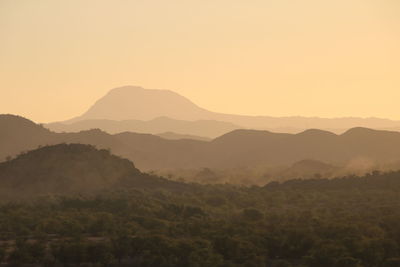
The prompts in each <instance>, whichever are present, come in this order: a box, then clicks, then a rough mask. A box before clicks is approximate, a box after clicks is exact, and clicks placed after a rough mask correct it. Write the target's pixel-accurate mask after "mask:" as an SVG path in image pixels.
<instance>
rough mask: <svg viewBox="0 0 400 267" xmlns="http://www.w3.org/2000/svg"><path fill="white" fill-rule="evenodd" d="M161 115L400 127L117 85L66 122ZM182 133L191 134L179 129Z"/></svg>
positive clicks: (292, 127) (262, 125) (262, 123)
mask: <svg viewBox="0 0 400 267" xmlns="http://www.w3.org/2000/svg"><path fill="white" fill-rule="evenodd" d="M157 117H169V118H171V119H175V120H186V121H196V120H213V121H219V122H226V123H232V124H235V125H238V126H239V128H253V129H270V130H278V129H280V130H279V131H290V132H292V133H293V132H301V131H304V130H306V129H309V128H318V129H323V130H330V131H334V132H335V133H340V132H344V131H345V130H347V129H349V128H353V127H367V128H375V129H390V128H392V129H400V121H395V120H390V119H380V118H374V117H370V118H357V117H343V118H319V117H301V116H292V117H272V116H246V115H235V114H225V113H217V112H212V111H209V110H206V109H204V108H202V107H199V106H198V105H196V104H194V103H193V102H192V101H191V100H189V99H188V98H186V97H184V96H181V95H179V94H178V93H175V92H173V91H171V90H159V89H144V88H143V87H140V86H121V87H117V88H114V89H112V90H111V91H109V92H108V93H107V94H106V95H105V96H103V97H101V98H100V99H99V100H98V101H96V103H95V104H94V105H92V106H91V107H90V108H89V109H88V111H86V112H85V113H84V114H82V115H81V116H78V117H75V118H73V119H71V120H68V121H65V122H64V123H66V124H71V123H74V122H77V121H82V120H90V119H108V120H115V121H122V120H144V121H148V120H152V119H155V118H157ZM120 132H121V131H120ZM179 134H190V133H184V132H179ZM214 137H215V136H214Z"/></svg>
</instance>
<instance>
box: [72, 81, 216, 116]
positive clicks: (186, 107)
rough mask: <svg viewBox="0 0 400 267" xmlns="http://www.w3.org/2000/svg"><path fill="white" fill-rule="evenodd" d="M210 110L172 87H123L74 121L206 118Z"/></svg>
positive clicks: (107, 95)
mask: <svg viewBox="0 0 400 267" xmlns="http://www.w3.org/2000/svg"><path fill="white" fill-rule="evenodd" d="M209 113H210V112H209V111H206V110H204V109H202V108H200V107H198V106H196V105H195V104H194V103H193V102H191V101H190V100H189V99H187V98H185V97H183V96H181V95H179V94H177V93H175V92H172V91H169V90H158V89H145V88H143V87H140V86H122V87H117V88H114V89H112V90H111V91H109V92H108V93H107V94H106V95H105V96H104V97H102V98H101V99H99V100H98V101H97V102H96V103H95V104H94V105H93V106H92V107H91V108H90V109H89V110H88V111H87V112H86V113H85V114H83V115H82V116H81V117H79V118H77V119H74V120H72V122H73V121H75V120H88V119H108V120H116V121H122V120H146V121H147V120H152V119H155V118H158V117H169V118H172V119H178V120H195V119H203V118H206V117H208V116H209ZM70 122H71V121H70Z"/></svg>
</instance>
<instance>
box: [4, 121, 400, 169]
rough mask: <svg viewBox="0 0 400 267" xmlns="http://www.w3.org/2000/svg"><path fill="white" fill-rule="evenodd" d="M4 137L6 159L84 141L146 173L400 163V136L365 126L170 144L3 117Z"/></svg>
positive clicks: (152, 137)
mask: <svg viewBox="0 0 400 267" xmlns="http://www.w3.org/2000/svg"><path fill="white" fill-rule="evenodd" d="M13 120H15V121H13ZM2 122H3V123H4V124H3V125H2V124H1V123H2ZM5 125H14V126H13V127H8V126H5ZM0 136H1V137H2V139H1V140H0V144H2V146H3V147H4V149H1V150H0V159H1V158H2V159H3V160H4V159H5V157H6V156H7V155H11V156H14V155H16V154H18V153H20V152H21V151H25V150H29V149H31V148H32V147H33V148H36V147H37V146H39V145H50V144H58V143H81V144H90V145H94V146H96V147H97V148H100V149H102V148H106V149H110V150H111V151H112V153H114V154H116V155H118V156H122V157H124V158H127V159H130V160H132V161H133V162H135V164H136V166H138V168H139V169H141V170H146V171H147V170H167V169H195V168H206V167H209V168H213V169H230V168H247V167H261V166H265V167H276V166H290V165H292V164H294V163H295V162H298V161H302V160H307V159H309V160H317V161H322V162H325V163H327V164H331V165H335V166H346V165H349V166H350V165H351V166H357V164H358V166H360V164H361V163H362V164H363V165H366V164H367V163H368V164H369V165H376V166H379V165H382V166H383V165H388V164H391V166H396V164H397V163H398V162H400V133H399V132H391V131H378V130H371V129H367V128H352V129H350V130H348V131H346V132H345V133H343V134H341V135H337V134H334V133H331V132H327V131H323V130H317V129H309V130H306V131H304V132H301V133H298V134H288V133H273V132H270V131H262V130H243V129H242V130H234V131H232V132H229V133H227V134H224V135H222V136H220V137H218V138H215V139H213V140H212V141H200V140H191V139H179V140H167V139H165V138H162V137H160V136H156V135H151V134H142V133H132V132H123V133H119V134H114V135H111V134H108V133H106V132H104V131H101V130H98V129H97V130H96V129H94V130H89V131H82V132H78V133H54V132H51V131H48V130H46V129H43V127H42V126H40V125H37V124H34V123H33V122H30V121H27V120H26V119H24V118H20V117H16V116H10V115H2V116H0Z"/></svg>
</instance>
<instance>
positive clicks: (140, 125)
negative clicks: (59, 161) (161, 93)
mask: <svg viewBox="0 0 400 267" xmlns="http://www.w3.org/2000/svg"><path fill="white" fill-rule="evenodd" d="M45 127H46V128H48V129H50V130H52V131H55V132H80V131H85V130H90V129H101V130H103V131H106V132H108V133H110V134H115V133H121V132H137V133H150V134H159V133H165V132H174V133H177V134H181V135H188V136H189V135H193V136H206V137H209V138H215V137H217V136H220V135H223V134H225V133H227V132H230V131H233V130H235V129H240V128H242V127H240V126H238V125H234V124H232V123H229V122H220V121H211V120H197V121H184V120H175V119H170V118H167V117H158V118H155V119H152V120H150V121H141V120H125V121H113V120H97V119H91V120H82V121H77V122H73V123H69V124H68V123H50V124H46V125H45ZM189 139H192V138H189ZM196 139H198V138H196Z"/></svg>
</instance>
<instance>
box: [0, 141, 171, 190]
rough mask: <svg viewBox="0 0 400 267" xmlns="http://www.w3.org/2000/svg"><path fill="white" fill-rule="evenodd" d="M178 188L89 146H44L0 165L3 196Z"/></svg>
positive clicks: (106, 152)
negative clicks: (119, 189) (130, 188)
mask: <svg viewBox="0 0 400 267" xmlns="http://www.w3.org/2000/svg"><path fill="white" fill-rule="evenodd" d="M175 184H176V185H178V183H174V182H170V181H167V180H165V179H162V178H158V177H153V176H150V175H147V174H143V173H141V172H140V171H139V170H138V169H137V168H135V166H134V164H133V163H132V162H131V161H129V160H127V159H123V158H120V157H118V156H115V155H112V154H110V152H109V151H108V150H104V149H102V150H98V149H96V148H94V147H93V146H90V145H82V144H58V145H53V146H45V147H41V148H38V149H36V150H32V151H29V152H27V153H24V154H21V155H19V156H18V157H16V158H15V159H13V160H10V161H6V162H3V163H0V188H1V189H0V192H1V195H2V196H3V197H5V196H11V197H12V196H14V195H20V196H23V197H28V196H33V195H40V194H70V193H94V192H100V191H104V190H109V189H112V188H114V189H117V188H122V187H123V188H126V187H127V186H128V187H135V188H152V189H155V188H159V187H162V188H164V187H165V188H169V187H171V186H172V187H173V186H175Z"/></svg>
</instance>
